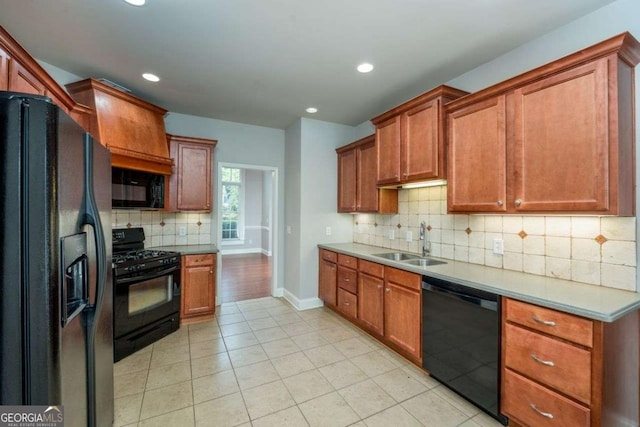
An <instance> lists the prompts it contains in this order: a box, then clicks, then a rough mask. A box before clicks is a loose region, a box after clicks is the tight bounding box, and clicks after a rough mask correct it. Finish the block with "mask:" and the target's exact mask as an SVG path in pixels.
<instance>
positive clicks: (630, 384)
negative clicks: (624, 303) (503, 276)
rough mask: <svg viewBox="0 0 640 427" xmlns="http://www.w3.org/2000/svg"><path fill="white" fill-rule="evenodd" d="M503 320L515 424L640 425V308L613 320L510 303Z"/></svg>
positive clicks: (505, 400) (507, 394)
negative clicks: (639, 342)
mask: <svg viewBox="0 0 640 427" xmlns="http://www.w3.org/2000/svg"><path fill="white" fill-rule="evenodd" d="M502 318H503V327H502V395H501V405H502V412H503V413H504V414H505V415H506V416H507V417H509V419H510V420H511V421H512V423H511V424H510V425H512V424H513V425H522V426H529V427H537V426H545V427H546V426H558V427H574V426H575V427H596V426H597V427H599V426H604V427H617V426H632V425H633V426H637V425H639V422H640V418H639V417H640V415H639V408H638V401H639V395H640V392H639V390H638V381H639V379H640V367H639V363H640V360H639V355H638V334H639V333H640V316H639V313H638V311H636V312H633V313H630V314H628V315H626V316H624V317H622V318H621V319H619V320H617V321H615V322H612V323H608V322H600V321H596V320H590V319H586V318H583V317H579V316H575V315H572V314H568V313H563V312H559V311H556V310H551V309H548V308H544V307H539V306H536V305H533V304H528V303H524V302H521V301H515V300H512V299H508V298H504V300H503V306H502Z"/></svg>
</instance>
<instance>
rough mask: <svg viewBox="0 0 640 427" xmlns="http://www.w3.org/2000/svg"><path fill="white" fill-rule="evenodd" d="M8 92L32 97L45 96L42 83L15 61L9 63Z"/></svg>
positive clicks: (44, 88) (45, 91)
mask: <svg viewBox="0 0 640 427" xmlns="http://www.w3.org/2000/svg"><path fill="white" fill-rule="evenodd" d="M9 90H10V91H12V92H22V93H29V94H32V95H46V94H47V88H46V87H45V85H44V83H43V82H42V81H40V80H39V79H38V78H37V77H36V76H34V75H33V74H31V73H30V72H29V70H27V69H26V68H25V67H23V66H22V64H20V63H19V62H17V61H15V60H12V61H10V62H9Z"/></svg>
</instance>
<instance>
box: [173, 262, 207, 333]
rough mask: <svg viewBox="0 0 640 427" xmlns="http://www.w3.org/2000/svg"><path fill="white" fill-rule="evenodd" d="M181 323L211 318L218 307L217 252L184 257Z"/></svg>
mask: <svg viewBox="0 0 640 427" xmlns="http://www.w3.org/2000/svg"><path fill="white" fill-rule="evenodd" d="M181 302H182V304H181V305H182V310H181V312H180V319H181V323H191V322H192V321H200V320H206V319H211V318H213V317H214V315H215V309H216V254H198V255H184V256H183V257H182V301H181Z"/></svg>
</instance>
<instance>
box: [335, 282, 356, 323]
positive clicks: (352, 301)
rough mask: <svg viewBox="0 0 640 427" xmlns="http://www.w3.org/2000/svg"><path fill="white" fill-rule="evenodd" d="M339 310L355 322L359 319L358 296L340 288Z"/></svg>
mask: <svg viewBox="0 0 640 427" xmlns="http://www.w3.org/2000/svg"><path fill="white" fill-rule="evenodd" d="M337 309H338V310H339V311H340V312H342V314H344V315H345V316H347V317H349V318H351V319H353V320H355V319H356V318H357V317H358V296H357V295H355V294H352V293H351V292H349V291H346V290H344V289H342V288H338V306H337Z"/></svg>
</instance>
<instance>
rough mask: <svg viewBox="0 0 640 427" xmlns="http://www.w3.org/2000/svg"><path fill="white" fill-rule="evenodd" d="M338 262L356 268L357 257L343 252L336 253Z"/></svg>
mask: <svg viewBox="0 0 640 427" xmlns="http://www.w3.org/2000/svg"><path fill="white" fill-rule="evenodd" d="M338 264H340V265H344V266H345V267H349V268H353V269H354V270H355V269H356V268H358V258H356V257H352V256H349V255H344V254H338Z"/></svg>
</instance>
